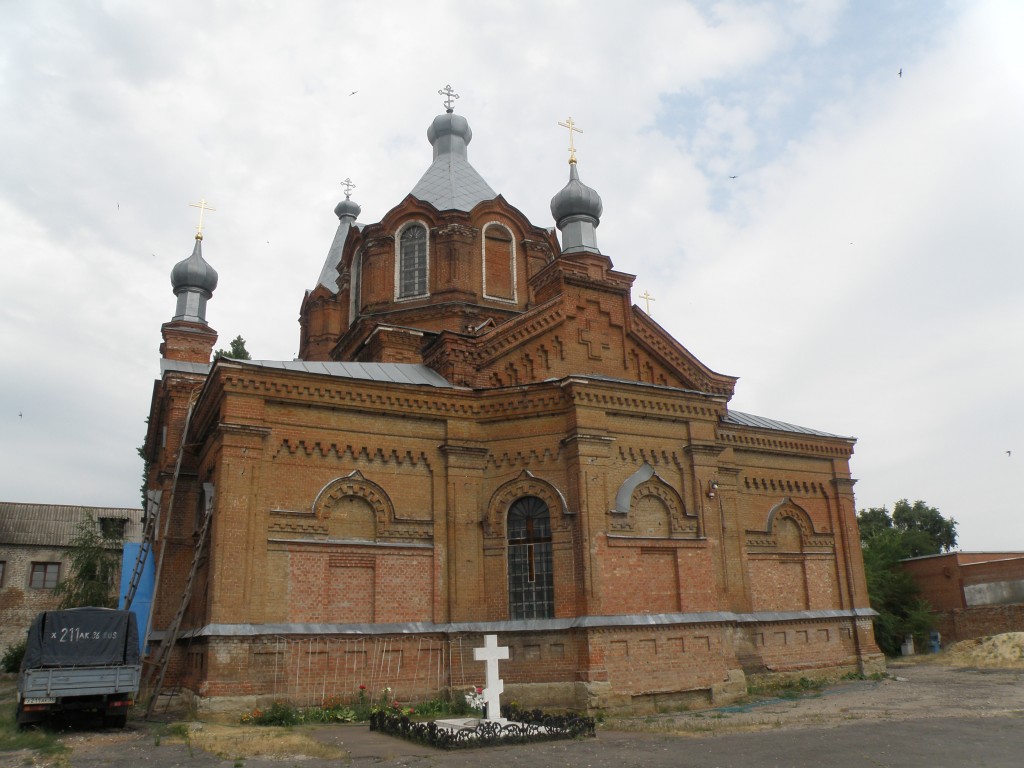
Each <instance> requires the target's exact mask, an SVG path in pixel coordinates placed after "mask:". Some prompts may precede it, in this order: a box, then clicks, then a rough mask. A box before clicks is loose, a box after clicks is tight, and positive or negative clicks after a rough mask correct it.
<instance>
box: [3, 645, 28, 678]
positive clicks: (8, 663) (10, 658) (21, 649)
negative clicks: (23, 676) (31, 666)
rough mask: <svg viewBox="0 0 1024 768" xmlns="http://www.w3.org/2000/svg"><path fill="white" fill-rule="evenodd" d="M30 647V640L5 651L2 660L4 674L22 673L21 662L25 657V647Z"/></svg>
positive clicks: (9, 647)
mask: <svg viewBox="0 0 1024 768" xmlns="http://www.w3.org/2000/svg"><path fill="white" fill-rule="evenodd" d="M27 645H28V640H27V639H26V640H22V641H21V642H20V643H15V644H14V645H9V646H7V650H6V651H4V655H3V658H0V665H2V666H3V668H4V672H20V671H21V660H22V659H23V658H24V657H25V646H27Z"/></svg>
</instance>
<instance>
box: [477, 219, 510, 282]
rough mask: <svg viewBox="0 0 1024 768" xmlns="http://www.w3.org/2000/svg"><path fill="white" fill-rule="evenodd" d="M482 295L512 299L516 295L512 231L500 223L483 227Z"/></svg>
mask: <svg viewBox="0 0 1024 768" xmlns="http://www.w3.org/2000/svg"><path fill="white" fill-rule="evenodd" d="M483 239H484V243H483V247H484V296H486V297H487V298H489V299H501V300H502V301H513V300H515V297H516V274H515V269H516V258H515V253H516V252H515V243H514V242H513V240H512V233H511V232H509V231H508V230H507V229H506V228H505V227H503V226H502V225H501V224H493V223H492V224H488V225H487V226H486V227H484V238H483Z"/></svg>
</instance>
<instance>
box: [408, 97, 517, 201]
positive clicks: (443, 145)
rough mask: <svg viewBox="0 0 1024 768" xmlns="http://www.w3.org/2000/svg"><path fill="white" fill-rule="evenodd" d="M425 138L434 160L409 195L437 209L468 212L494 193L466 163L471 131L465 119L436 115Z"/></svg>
mask: <svg viewBox="0 0 1024 768" xmlns="http://www.w3.org/2000/svg"><path fill="white" fill-rule="evenodd" d="M427 140H428V141H429V142H430V145H431V146H432V147H433V148H434V162H433V163H431V165H430V167H429V168H427V172H426V173H424V174H423V178H421V179H420V180H419V181H418V182H417V183H416V186H415V187H413V189H412V196H413V197H417V198H419V199H420V200H423V201H425V202H428V203H430V204H431V205H433V206H434V207H435V208H437V209H438V210H439V211H448V210H452V209H454V210H458V211H470V210H472V209H473V206H475V205H476V204H477V203H481V202H483V201H484V200H493V199H494V198H496V197H497V196H498V193H497V192H495V191H494V190H493V189H491V187H490V185H489V184H488V183H487V182H486V181H484V180H483V178H482V177H481V176H480V174H479V173H477V172H476V169H475V168H473V166H471V165H470V164H469V160H468V159H467V157H468V156H467V151H466V147H467V145H468V144H469V142H470V141H472V140H473V131H472V129H471V128H470V127H469V122H468V121H467V120H466V118H464V117H463V116H462V115H455V114H452V113H451V112H449V113H447V114H444V115H438V116H437V117H435V118H434V122H433V123H431V125H430V128H428V129H427Z"/></svg>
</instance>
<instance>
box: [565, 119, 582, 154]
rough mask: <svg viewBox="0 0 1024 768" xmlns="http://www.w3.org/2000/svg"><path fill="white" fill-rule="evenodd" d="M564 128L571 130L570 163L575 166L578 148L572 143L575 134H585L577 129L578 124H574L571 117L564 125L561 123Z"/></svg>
mask: <svg viewBox="0 0 1024 768" xmlns="http://www.w3.org/2000/svg"><path fill="white" fill-rule="evenodd" d="M559 125H560V126H562V127H563V128H568V129H569V162H570V163H571V164H573V165H575V164H576V147H575V146H573V143H572V135H573V133H583V131H581V130H580V129H579V128H577V127H576V123H574V122H573V120H572V118H571V117H568V118H566V120H565V122H564V123H559Z"/></svg>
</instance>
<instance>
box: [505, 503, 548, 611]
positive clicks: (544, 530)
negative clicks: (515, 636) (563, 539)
mask: <svg viewBox="0 0 1024 768" xmlns="http://www.w3.org/2000/svg"><path fill="white" fill-rule="evenodd" d="M551 561H552V558H551V514H550V513H549V512H548V507H547V504H545V503H544V502H543V501H541V500H540V499H538V498H537V497H536V496H524V497H523V498H521V499H519V500H517V501H516V502H515V503H514V504H512V507H511V508H510V509H509V511H508V605H509V615H510V617H511V618H513V619H551V618H554V616H555V579H554V569H553V568H552V562H551Z"/></svg>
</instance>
